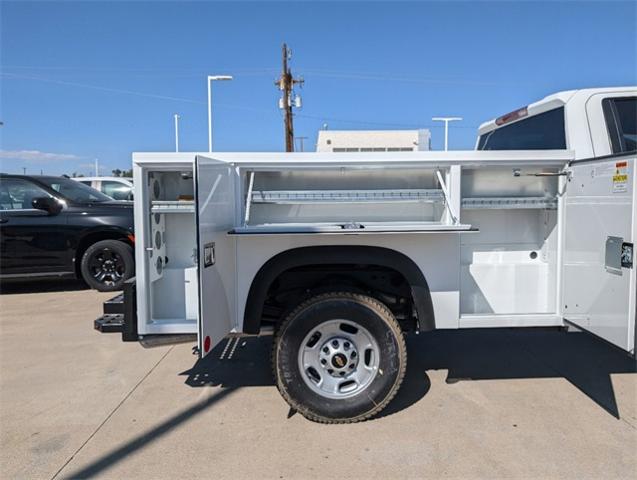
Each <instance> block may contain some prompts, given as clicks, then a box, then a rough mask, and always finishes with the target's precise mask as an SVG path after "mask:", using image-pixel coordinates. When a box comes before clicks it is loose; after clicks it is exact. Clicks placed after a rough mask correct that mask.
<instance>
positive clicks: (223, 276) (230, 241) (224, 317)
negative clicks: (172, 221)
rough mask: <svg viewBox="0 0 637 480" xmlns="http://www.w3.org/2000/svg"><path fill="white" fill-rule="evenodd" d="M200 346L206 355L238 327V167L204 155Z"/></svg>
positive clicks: (199, 184)
mask: <svg viewBox="0 0 637 480" xmlns="http://www.w3.org/2000/svg"><path fill="white" fill-rule="evenodd" d="M196 165H197V167H196V177H195V185H196V190H195V191H196V195H195V197H196V198H195V203H196V208H197V229H198V247H199V312H200V315H199V319H200V321H199V348H200V351H201V355H202V356H206V355H207V354H208V353H210V351H211V350H212V348H213V347H214V346H215V345H216V344H217V343H219V342H220V341H221V340H222V339H223V338H224V337H225V336H226V335H227V334H228V333H230V331H231V330H232V329H233V328H234V327H235V318H236V313H235V312H236V308H235V302H236V298H235V282H236V265H235V261H236V257H235V253H236V252H235V239H234V238H233V237H231V236H229V235H228V234H227V232H228V231H229V230H232V228H233V227H234V222H235V214H236V212H235V205H236V202H235V192H234V188H235V170H234V167H233V166H232V165H230V164H227V163H224V162H220V161H218V160H214V159H210V158H207V157H203V156H197V163H196Z"/></svg>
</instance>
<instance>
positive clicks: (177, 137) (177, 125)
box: [174, 113, 181, 152]
mask: <svg viewBox="0 0 637 480" xmlns="http://www.w3.org/2000/svg"><path fill="white" fill-rule="evenodd" d="M174 116H175V152H178V151H179V119H180V118H181V117H180V116H179V115H178V114H176V113H175V115H174Z"/></svg>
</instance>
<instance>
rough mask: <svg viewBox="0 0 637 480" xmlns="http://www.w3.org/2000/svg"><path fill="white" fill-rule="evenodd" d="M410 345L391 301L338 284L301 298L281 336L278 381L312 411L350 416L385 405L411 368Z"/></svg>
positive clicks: (293, 400)
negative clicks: (343, 289) (338, 289)
mask: <svg viewBox="0 0 637 480" xmlns="http://www.w3.org/2000/svg"><path fill="white" fill-rule="evenodd" d="M406 365H407V349H406V346H405V340H404V338H403V335H402V332H401V330H400V326H399V325H398V322H397V321H396V319H395V318H394V315H393V314H392V313H391V311H389V309H388V308H387V307H386V306H385V305H383V304H382V303H381V302H379V301H378V300H376V299H373V298H371V297H368V296H366V295H361V294H356V293H349V292H333V293H326V294H323V295H317V296H315V297H313V298H311V299H309V300H307V301H306V302H303V303H301V304H300V305H299V306H298V307H297V308H295V309H294V310H293V311H292V312H291V313H290V314H289V315H288V316H287V318H286V319H285V320H284V321H283V323H282V325H281V327H280V328H279V330H278V333H277V335H276V338H275V342H274V351H273V368H274V374H275V377H276V382H277V387H278V388H279V391H280V392H281V394H282V395H283V398H285V400H286V401H287V402H288V403H289V405H290V406H291V407H292V408H294V409H295V410H297V411H298V412H299V413H301V414H302V415H303V416H305V417H306V418H308V419H310V420H313V421H317V422H323V423H350V422H357V421H360V420H365V419H367V418H370V417H371V416H373V415H375V414H377V413H378V412H380V411H381V410H382V409H383V408H385V407H386V406H387V404H388V403H389V402H390V401H391V399H392V398H393V397H394V395H396V392H397V391H398V388H399V387H400V384H401V382H402V380H403V377H404V375H405V368H406Z"/></svg>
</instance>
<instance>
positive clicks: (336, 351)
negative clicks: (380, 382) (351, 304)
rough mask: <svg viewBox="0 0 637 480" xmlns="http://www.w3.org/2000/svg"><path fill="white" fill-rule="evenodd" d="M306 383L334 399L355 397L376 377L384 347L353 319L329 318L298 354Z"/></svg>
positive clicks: (306, 339) (308, 338)
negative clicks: (381, 351)
mask: <svg viewBox="0 0 637 480" xmlns="http://www.w3.org/2000/svg"><path fill="white" fill-rule="evenodd" d="M298 363H299V370H300V372H301V376H302V377H303V381H304V382H305V384H306V385H307V386H308V387H309V388H310V389H311V390H312V391H313V392H315V393H317V394H319V395H321V396H323V397H327V398H334V399H342V398H348V397H352V396H354V395H357V394H359V393H360V392H362V391H363V390H365V389H366V388H367V387H368V386H369V385H370V383H372V381H373V380H374V378H375V377H376V374H377V373H378V365H379V363H380V349H379V348H378V343H376V340H374V337H373V336H372V335H371V333H369V331H368V330H367V329H366V328H363V327H361V326H360V325H359V324H357V323H355V322H352V321H349V320H329V321H327V322H323V323H321V324H320V325H317V326H316V327H314V328H313V329H312V330H311V331H310V332H309V333H308V334H307V335H306V336H305V338H304V339H303V343H301V347H300V349H299V355H298Z"/></svg>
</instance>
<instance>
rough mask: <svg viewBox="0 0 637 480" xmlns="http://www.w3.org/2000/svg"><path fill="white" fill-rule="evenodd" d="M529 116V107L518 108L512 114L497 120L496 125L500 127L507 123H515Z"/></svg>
mask: <svg viewBox="0 0 637 480" xmlns="http://www.w3.org/2000/svg"><path fill="white" fill-rule="evenodd" d="M528 114H529V110H528V108H527V107H522V108H518V109H517V110H514V111H512V112H509V113H506V114H504V115H502V116H501V117H498V118H496V119H495V124H496V125H498V126H500V125H504V124H505V123H509V122H513V121H515V120H519V119H520V118H523V117H526V116H527V115H528Z"/></svg>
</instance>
